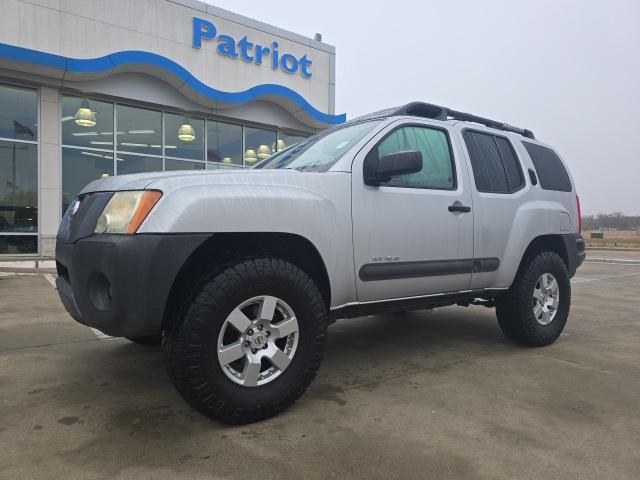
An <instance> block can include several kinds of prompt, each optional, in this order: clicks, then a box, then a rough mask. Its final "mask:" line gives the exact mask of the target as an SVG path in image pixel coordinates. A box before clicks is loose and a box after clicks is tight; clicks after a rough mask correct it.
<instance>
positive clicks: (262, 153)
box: [258, 145, 271, 160]
mask: <svg viewBox="0 0 640 480" xmlns="http://www.w3.org/2000/svg"><path fill="white" fill-rule="evenodd" d="M270 156H271V149H270V148H269V145H260V146H259V147H258V158H259V159H260V160H264V159H265V158H269V157H270Z"/></svg>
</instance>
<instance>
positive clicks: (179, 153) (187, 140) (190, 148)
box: [164, 113, 204, 160]
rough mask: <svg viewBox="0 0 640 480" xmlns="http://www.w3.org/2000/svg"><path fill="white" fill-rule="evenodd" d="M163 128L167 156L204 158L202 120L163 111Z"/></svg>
mask: <svg viewBox="0 0 640 480" xmlns="http://www.w3.org/2000/svg"><path fill="white" fill-rule="evenodd" d="M164 128H165V131H164V141H165V152H164V154H165V155H166V156H167V157H178V158H188V159H191V160H204V158H203V153H204V120H202V119H200V118H189V117H185V116H183V115H176V114H174V113H165V115H164Z"/></svg>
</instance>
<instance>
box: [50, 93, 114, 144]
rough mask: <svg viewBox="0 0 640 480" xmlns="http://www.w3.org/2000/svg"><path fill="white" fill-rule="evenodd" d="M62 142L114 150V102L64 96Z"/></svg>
mask: <svg viewBox="0 0 640 480" xmlns="http://www.w3.org/2000/svg"><path fill="white" fill-rule="evenodd" d="M62 143H63V145H76V146H79V147H87V148H103V149H106V150H112V149H113V104H111V103H107V102H100V101H98V100H89V99H86V98H79V97H68V96H66V95H65V96H63V97H62Z"/></svg>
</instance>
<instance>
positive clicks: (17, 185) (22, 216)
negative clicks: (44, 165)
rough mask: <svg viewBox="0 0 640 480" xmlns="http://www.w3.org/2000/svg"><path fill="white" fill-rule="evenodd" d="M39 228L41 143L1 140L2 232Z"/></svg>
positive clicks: (0, 196)
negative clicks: (39, 151)
mask: <svg viewBox="0 0 640 480" xmlns="http://www.w3.org/2000/svg"><path fill="white" fill-rule="evenodd" d="M37 231H38V147H37V146H36V145H34V144H30V143H18V142H4V141H0V232H37Z"/></svg>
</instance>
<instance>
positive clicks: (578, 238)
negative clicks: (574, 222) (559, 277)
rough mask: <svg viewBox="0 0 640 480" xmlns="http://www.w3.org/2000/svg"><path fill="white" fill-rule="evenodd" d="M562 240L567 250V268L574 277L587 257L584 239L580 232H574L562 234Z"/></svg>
mask: <svg viewBox="0 0 640 480" xmlns="http://www.w3.org/2000/svg"><path fill="white" fill-rule="evenodd" d="M562 240H563V241H564V246H565V249H566V250H567V260H568V265H567V270H569V276H570V277H573V276H574V275H575V274H576V270H577V269H578V268H580V265H582V262H584V259H585V258H586V257H587V252H586V251H585V245H584V239H583V238H582V235H580V234H579V233H572V234H568V235H562Z"/></svg>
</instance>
